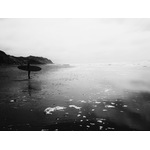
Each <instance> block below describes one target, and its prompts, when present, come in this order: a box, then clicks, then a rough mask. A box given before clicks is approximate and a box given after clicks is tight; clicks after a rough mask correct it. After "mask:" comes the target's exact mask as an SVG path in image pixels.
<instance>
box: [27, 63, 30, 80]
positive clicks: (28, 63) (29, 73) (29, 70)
mask: <svg viewBox="0 0 150 150" xmlns="http://www.w3.org/2000/svg"><path fill="white" fill-rule="evenodd" d="M27 66H28V79H30V62H29V61H28V65H27Z"/></svg>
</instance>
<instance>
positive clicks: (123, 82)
mask: <svg viewBox="0 0 150 150" xmlns="http://www.w3.org/2000/svg"><path fill="white" fill-rule="evenodd" d="M40 67H41V68H42V70H41V71H40V72H35V73H34V72H32V73H31V80H28V79H27V72H25V71H20V70H18V69H17V67H16V66H11V67H7V68H6V67H4V68H1V70H0V113H1V116H0V121H1V125H0V129H1V130H150V115H149V114H150V88H149V87H150V65H149V64H148V63H147V64H145V63H135V64H129V63H128V64H127V63H122V64H121V63H120V64H117V63H112V64H108V63H101V64H82V65H81V64H76V65H74V64H72V65H70V66H68V65H42V66H40ZM10 72H11V73H10Z"/></svg>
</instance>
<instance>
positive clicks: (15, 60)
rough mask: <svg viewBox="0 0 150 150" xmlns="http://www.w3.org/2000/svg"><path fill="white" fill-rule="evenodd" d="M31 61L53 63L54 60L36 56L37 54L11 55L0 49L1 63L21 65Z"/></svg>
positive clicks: (34, 62)
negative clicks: (26, 55) (25, 55)
mask: <svg viewBox="0 0 150 150" xmlns="http://www.w3.org/2000/svg"><path fill="white" fill-rule="evenodd" d="M28 61H30V63H31V64H53V62H52V61H51V60H49V59H47V58H44V57H36V56H28V57H15V56H11V55H7V54H6V53H5V52H3V51H1V50H0V65H2V64H7V65H13V64H16V65H19V64H26V63H27V62H28Z"/></svg>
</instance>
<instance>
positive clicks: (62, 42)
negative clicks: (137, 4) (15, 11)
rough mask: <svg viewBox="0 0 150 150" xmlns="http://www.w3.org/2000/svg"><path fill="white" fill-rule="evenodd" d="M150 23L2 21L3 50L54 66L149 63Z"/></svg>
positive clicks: (68, 20)
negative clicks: (146, 61)
mask: <svg viewBox="0 0 150 150" xmlns="http://www.w3.org/2000/svg"><path fill="white" fill-rule="evenodd" d="M149 41H150V19H0V49H2V50H4V51H5V52H6V53H8V54H11V55H16V56H28V55H36V56H43V57H47V58H50V59H51V60H52V61H54V62H55V63H99V62H124V61H143V60H150V50H149V49H150V42H149Z"/></svg>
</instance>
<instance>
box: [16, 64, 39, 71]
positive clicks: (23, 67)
mask: <svg viewBox="0 0 150 150" xmlns="http://www.w3.org/2000/svg"><path fill="white" fill-rule="evenodd" d="M18 69H21V70H24V71H40V70H41V68H40V67H38V66H30V67H29V68H28V66H27V65H26V66H18Z"/></svg>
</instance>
